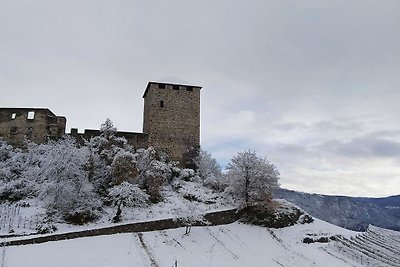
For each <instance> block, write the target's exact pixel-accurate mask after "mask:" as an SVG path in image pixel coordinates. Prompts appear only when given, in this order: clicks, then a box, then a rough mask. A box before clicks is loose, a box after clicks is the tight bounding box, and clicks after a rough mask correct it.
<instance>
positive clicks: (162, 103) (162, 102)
mask: <svg viewBox="0 0 400 267" xmlns="http://www.w3.org/2000/svg"><path fill="white" fill-rule="evenodd" d="M163 107H164V101H163V100H161V101H160V108H163Z"/></svg>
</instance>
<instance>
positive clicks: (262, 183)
mask: <svg viewBox="0 0 400 267" xmlns="http://www.w3.org/2000/svg"><path fill="white" fill-rule="evenodd" d="M226 175H227V177H228V179H229V184H230V185H229V186H228V188H227V191H228V193H230V194H231V195H232V196H233V198H234V200H235V201H236V202H237V203H238V204H239V206H247V205H248V204H250V203H254V202H258V201H263V200H266V199H268V198H271V197H272V190H273V189H274V188H276V187H278V179H279V172H278V170H277V168H276V167H275V165H273V164H271V163H270V162H269V161H268V160H267V158H261V157H259V156H257V154H256V153H255V152H253V151H246V152H243V153H238V154H237V155H236V156H234V157H233V158H232V159H231V162H230V163H229V164H228V166H227V174H226Z"/></svg>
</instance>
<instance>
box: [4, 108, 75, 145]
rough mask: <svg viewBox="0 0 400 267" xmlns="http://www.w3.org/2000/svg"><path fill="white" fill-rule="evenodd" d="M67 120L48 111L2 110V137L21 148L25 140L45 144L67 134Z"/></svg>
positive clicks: (26, 109)
mask: <svg viewBox="0 0 400 267" xmlns="http://www.w3.org/2000/svg"><path fill="white" fill-rule="evenodd" d="M66 122H67V120H66V118H65V117H60V116H56V115H54V113H52V112H51V111H50V110H48V109H35V108H0V137H2V138H3V139H4V140H6V141H7V143H9V144H11V145H13V146H16V147H20V146H21V145H22V144H23V141H24V139H25V138H27V139H29V140H31V141H33V142H35V143H44V142H45V141H47V140H48V139H52V138H59V137H61V136H62V135H64V133H65V125H66Z"/></svg>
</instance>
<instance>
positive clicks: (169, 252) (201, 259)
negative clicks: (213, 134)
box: [2, 220, 363, 267]
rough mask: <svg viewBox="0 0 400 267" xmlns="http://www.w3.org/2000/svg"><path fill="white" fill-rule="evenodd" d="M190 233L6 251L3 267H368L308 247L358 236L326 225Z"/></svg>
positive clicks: (325, 248) (328, 248)
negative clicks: (329, 239) (325, 239)
mask: <svg viewBox="0 0 400 267" xmlns="http://www.w3.org/2000/svg"><path fill="white" fill-rule="evenodd" d="M184 232H185V229H184V228H179V229H174V230H166V231H155V232H147V233H130V234H117V235H110V236H99V237H90V238H81V239H75V240H68V241H57V242H49V243H44V244H38V245H26V246H16V247H6V248H2V255H3V260H4V263H3V265H2V266H7V267H21V266H29V267H46V266H47V267H54V266H58V267H71V266H80V267H89V266H93V267H94V266H95V267H106V266H107V267H111V266H113V267H115V266H118V267H124V266H130V267H132V266H159V267H161V266H175V265H174V264H175V262H176V264H177V266H182V267H183V266H191V267H195V266H199V267H200V266H201V267H204V266H220V267H224V266H227V267H232V266H241V267H242V266H296V267H302V266H326V267H330V266H332V267H340V266H363V265H360V264H359V263H357V262H356V261H353V260H352V259H350V258H348V257H346V256H345V255H341V254H340V253H335V250H334V246H332V245H331V244H324V243H313V244H304V243H303V242H302V240H303V238H304V237H306V236H313V237H317V238H318V237H322V236H332V235H342V236H343V237H345V238H350V237H352V236H356V235H358V233H356V232H352V231H349V230H345V229H343V228H340V227H337V226H334V225H331V224H328V223H325V222H323V221H320V220H316V221H315V222H314V223H312V224H306V225H296V226H292V227H288V228H283V229H268V228H263V227H258V226H250V225H245V224H240V223H233V224H229V225H223V226H210V227H194V228H193V229H192V231H191V233H190V234H189V235H184Z"/></svg>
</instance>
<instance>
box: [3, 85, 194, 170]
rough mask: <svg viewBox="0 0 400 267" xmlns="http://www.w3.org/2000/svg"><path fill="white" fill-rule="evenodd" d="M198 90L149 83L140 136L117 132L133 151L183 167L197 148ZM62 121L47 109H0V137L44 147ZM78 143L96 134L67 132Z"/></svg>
mask: <svg viewBox="0 0 400 267" xmlns="http://www.w3.org/2000/svg"><path fill="white" fill-rule="evenodd" d="M200 89H201V87H200V86H192V85H184V84H171V83H160V82H149V83H148V84H147V87H146V90H145V92H144V94H143V98H144V112H143V133H135V132H117V133H116V135H117V136H120V137H125V138H126V139H127V141H128V143H129V144H131V145H132V146H133V147H135V148H147V147H150V146H152V147H154V148H155V149H156V150H158V151H164V152H166V153H168V155H169V156H170V158H171V159H173V160H177V161H179V162H180V163H181V165H182V166H185V165H186V163H187V160H188V157H189V154H188V153H190V151H191V150H192V149H198V148H199V147H200ZM66 121H67V120H66V118H65V117H62V116H56V115H55V114H54V113H52V112H51V111H50V110H49V109H38V108H0V137H2V138H3V139H4V140H5V141H7V142H8V143H9V144H11V145H13V146H21V145H22V143H23V140H24V139H25V138H27V139H29V140H31V141H33V142H35V143H44V142H46V141H47V140H49V139H54V138H60V137H61V136H63V135H64V134H66V133H65V126H66ZM70 135H71V136H73V137H75V138H76V139H77V140H78V142H80V141H82V140H83V139H86V140H87V139H90V138H91V137H94V136H98V135H100V131H99V130H90V129H85V130H84V132H83V133H78V130H77V129H76V128H72V129H71V133H70Z"/></svg>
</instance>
